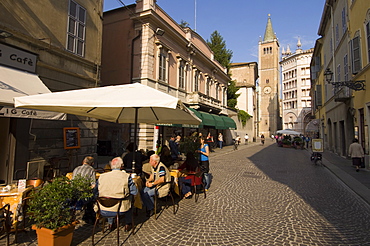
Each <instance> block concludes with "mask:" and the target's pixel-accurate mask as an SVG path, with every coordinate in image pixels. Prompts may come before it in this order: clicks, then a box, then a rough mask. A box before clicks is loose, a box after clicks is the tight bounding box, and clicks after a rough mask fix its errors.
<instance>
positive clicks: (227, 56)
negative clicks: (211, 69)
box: [207, 30, 240, 109]
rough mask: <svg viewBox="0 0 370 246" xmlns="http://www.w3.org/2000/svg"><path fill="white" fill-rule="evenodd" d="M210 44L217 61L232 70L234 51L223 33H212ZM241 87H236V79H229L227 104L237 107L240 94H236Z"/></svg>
mask: <svg viewBox="0 0 370 246" xmlns="http://www.w3.org/2000/svg"><path fill="white" fill-rule="evenodd" d="M207 44H208V46H209V47H210V48H211V50H212V51H213V54H214V57H215V59H216V61H218V62H219V63H220V64H221V65H222V66H224V67H225V68H226V69H227V73H229V70H230V64H231V58H232V56H233V52H232V51H231V50H229V49H227V48H226V42H225V40H224V38H223V37H222V36H221V34H220V33H219V32H218V31H217V30H216V31H214V32H213V33H212V34H211V38H210V41H208V40H207ZM238 89H239V88H237V87H236V85H235V82H234V81H229V82H228V86H227V106H228V107H230V108H232V109H236V108H235V107H236V104H237V98H238V97H239V95H240V94H236V92H237V91H238Z"/></svg>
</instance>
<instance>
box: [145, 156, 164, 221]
mask: <svg viewBox="0 0 370 246" xmlns="http://www.w3.org/2000/svg"><path fill="white" fill-rule="evenodd" d="M149 163H150V165H151V167H152V171H151V174H150V177H149V178H148V179H147V181H146V183H145V186H146V187H145V188H144V189H143V192H142V200H143V203H144V205H145V207H146V209H147V212H146V215H147V217H150V216H151V215H152V212H153V209H154V198H153V196H154V194H155V192H156V189H155V188H156V187H157V186H158V187H159V188H158V189H157V191H158V197H164V196H167V194H168V192H169V189H170V186H171V184H170V183H166V182H169V181H171V173H170V172H169V171H168V169H167V167H166V166H165V165H164V164H163V163H162V162H160V157H159V156H158V155H157V154H153V155H151V156H150V160H149ZM164 183H166V184H164Z"/></svg>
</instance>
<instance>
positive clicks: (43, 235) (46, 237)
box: [32, 221, 78, 246]
mask: <svg viewBox="0 0 370 246" xmlns="http://www.w3.org/2000/svg"><path fill="white" fill-rule="evenodd" d="M76 224H78V221H75V222H73V223H72V224H70V225H67V226H63V227H61V228H58V229H57V230H55V231H53V230H50V229H47V228H44V227H41V228H37V227H36V226H35V225H33V226H32V229H33V230H36V233H37V243H38V246H67V245H71V243H72V237H73V232H74V230H75V226H76Z"/></svg>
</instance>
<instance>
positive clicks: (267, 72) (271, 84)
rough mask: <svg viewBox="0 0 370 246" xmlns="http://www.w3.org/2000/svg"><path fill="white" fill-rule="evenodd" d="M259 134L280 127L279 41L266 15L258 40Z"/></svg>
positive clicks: (269, 18)
mask: <svg viewBox="0 0 370 246" xmlns="http://www.w3.org/2000/svg"><path fill="white" fill-rule="evenodd" d="M258 74H259V92H258V94H259V119H258V120H259V133H258V134H259V135H261V134H264V135H265V137H266V138H268V137H269V136H271V134H275V132H276V131H277V130H280V129H281V117H280V106H279V81H280V79H279V78H280V69H279V42H278V39H277V38H276V35H275V33H274V30H273V28H272V22H271V17H270V14H269V15H268V19H267V25H266V30H265V35H264V37H263V39H261V38H260V41H259V42H258Z"/></svg>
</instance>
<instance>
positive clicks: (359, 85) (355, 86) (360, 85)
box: [324, 68, 365, 91]
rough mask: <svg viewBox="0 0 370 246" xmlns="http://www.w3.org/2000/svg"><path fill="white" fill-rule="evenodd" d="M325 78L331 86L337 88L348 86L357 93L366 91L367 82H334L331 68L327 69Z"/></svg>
mask: <svg viewBox="0 0 370 246" xmlns="http://www.w3.org/2000/svg"><path fill="white" fill-rule="evenodd" d="M324 76H325V81H326V82H327V83H329V84H332V85H334V86H335V87H340V86H346V87H348V88H350V89H352V90H355V91H362V90H365V80H355V81H353V80H349V81H337V82H335V81H332V79H333V72H332V71H330V69H329V68H327V69H326V70H325V72H324Z"/></svg>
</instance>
